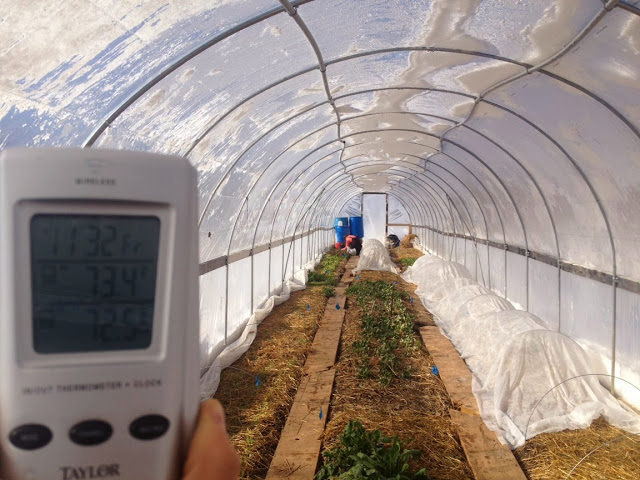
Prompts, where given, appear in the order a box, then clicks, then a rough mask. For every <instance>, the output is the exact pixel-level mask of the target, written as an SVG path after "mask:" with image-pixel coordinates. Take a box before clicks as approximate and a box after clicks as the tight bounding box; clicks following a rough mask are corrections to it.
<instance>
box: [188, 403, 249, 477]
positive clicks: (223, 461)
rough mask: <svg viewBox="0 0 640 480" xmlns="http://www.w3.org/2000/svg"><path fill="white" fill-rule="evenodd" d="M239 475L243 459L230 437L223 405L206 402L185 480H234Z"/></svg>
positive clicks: (201, 408) (202, 408) (203, 405)
mask: <svg viewBox="0 0 640 480" xmlns="http://www.w3.org/2000/svg"><path fill="white" fill-rule="evenodd" d="M239 473H240V459H239V458H238V454H237V453H236V451H235V449H234V448H233V445H232V444H231V440H230V439H229V435H228V434H227V430H226V426H225V420H224V410H223V408H222V405H221V404H220V402H219V401H218V400H215V399H212V400H207V401H206V402H204V403H202V405H200V414H199V417H198V425H197V426H196V431H195V433H194V435H193V440H192V441H191V446H190V447H189V453H188V454H187V461H186V462H185V466H184V475H183V480H235V479H236V478H237V477H238V474H239Z"/></svg>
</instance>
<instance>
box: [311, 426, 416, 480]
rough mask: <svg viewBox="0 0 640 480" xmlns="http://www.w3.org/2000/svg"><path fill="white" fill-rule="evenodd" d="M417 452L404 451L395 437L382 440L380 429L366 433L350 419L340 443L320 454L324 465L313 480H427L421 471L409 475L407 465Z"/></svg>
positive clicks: (409, 469)
mask: <svg viewBox="0 0 640 480" xmlns="http://www.w3.org/2000/svg"><path fill="white" fill-rule="evenodd" d="M419 456H420V451H419V450H408V449H405V448H404V446H403V444H402V442H401V441H400V440H399V439H398V437H397V436H396V437H393V438H388V437H384V436H383V435H382V433H381V432H380V430H375V431H367V430H365V428H364V427H363V426H362V423H360V421H359V420H351V421H350V422H349V424H348V425H347V427H346V428H345V431H344V433H343V434H342V436H341V437H340V442H339V443H338V444H337V445H336V446H335V447H333V448H331V449H329V450H326V451H325V452H323V453H322V458H323V466H322V468H320V470H318V473H316V476H315V480H330V479H340V480H356V479H364V478H366V479H371V480H390V479H393V480H428V479H429V475H428V474H427V472H426V470H425V469H424V468H422V469H420V470H418V471H416V472H411V468H410V465H409V462H410V461H411V460H415V459H417V458H418V457H419Z"/></svg>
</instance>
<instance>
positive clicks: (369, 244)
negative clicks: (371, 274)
mask: <svg viewBox="0 0 640 480" xmlns="http://www.w3.org/2000/svg"><path fill="white" fill-rule="evenodd" d="M362 270H378V271H385V272H392V273H398V269H397V268H396V266H395V265H394V264H393V262H392V261H391V258H390V257H389V252H388V251H387V249H386V247H385V246H384V245H383V244H382V242H381V241H380V240H376V239H375V238H365V239H364V241H363V242H362V250H360V256H359V257H358V265H357V266H356V268H354V269H353V273H357V272H360V271H362Z"/></svg>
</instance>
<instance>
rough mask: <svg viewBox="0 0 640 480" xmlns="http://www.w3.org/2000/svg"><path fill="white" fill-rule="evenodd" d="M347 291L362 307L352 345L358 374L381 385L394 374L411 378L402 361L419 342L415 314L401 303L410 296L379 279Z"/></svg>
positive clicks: (366, 281)
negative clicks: (414, 329)
mask: <svg viewBox="0 0 640 480" xmlns="http://www.w3.org/2000/svg"><path fill="white" fill-rule="evenodd" d="M346 293H347V295H349V296H350V297H352V298H354V299H355V301H356V303H357V304H358V305H359V306H360V308H361V310H362V316H361V320H360V321H361V324H360V327H361V335H360V338H359V339H358V340H356V341H355V342H353V344H352V348H353V350H354V352H355V353H356V355H357V357H358V377H359V378H377V379H378V381H379V382H380V384H381V385H383V386H385V385H388V384H389V383H391V380H392V379H393V378H394V377H401V378H410V377H411V367H410V366H407V365H406V363H407V362H405V361H404V360H405V359H407V358H409V357H410V356H411V355H413V353H414V352H415V350H416V349H417V348H418V343H417V341H416V338H415V335H414V333H413V323H414V317H413V315H412V314H411V313H410V312H409V311H408V309H407V308H406V306H405V304H404V300H407V299H408V298H409V295H408V294H407V293H406V292H404V291H402V290H400V289H398V288H395V285H394V284H392V283H391V282H385V281H382V280H378V281H368V280H365V281H360V282H357V283H355V284H353V285H352V286H350V287H349V288H348V289H347V291H346Z"/></svg>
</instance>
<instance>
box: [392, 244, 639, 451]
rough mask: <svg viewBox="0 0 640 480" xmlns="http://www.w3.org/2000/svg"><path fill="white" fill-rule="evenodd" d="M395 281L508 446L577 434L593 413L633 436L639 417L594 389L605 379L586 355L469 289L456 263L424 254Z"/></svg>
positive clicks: (499, 301)
mask: <svg viewBox="0 0 640 480" xmlns="http://www.w3.org/2000/svg"><path fill="white" fill-rule="evenodd" d="M403 278H404V279H405V280H407V281H410V282H413V283H415V284H416V285H418V288H417V290H416V293H417V294H418V295H419V296H420V298H421V300H422V302H423V303H424V305H425V306H426V307H427V308H429V309H430V310H431V312H432V313H434V315H435V317H436V322H437V324H438V326H439V327H440V328H441V329H442V330H443V331H444V332H445V334H446V335H447V336H448V337H449V338H450V340H451V341H452V343H453V344H454V345H455V347H456V348H457V349H458V351H459V352H460V355H461V356H462V358H463V359H464V360H465V361H466V362H467V365H468V366H469V368H470V369H471V371H472V373H473V376H474V380H473V392H474V394H475V396H476V400H477V401H478V405H479V407H480V412H481V414H482V418H483V419H484V421H485V423H486V424H487V426H488V427H489V428H491V429H492V430H494V431H495V432H496V433H497V434H498V436H499V438H500V439H501V441H503V442H504V443H506V444H507V445H509V447H511V448H517V447H519V446H522V445H523V444H524V442H525V440H526V439H527V438H531V437H533V436H535V435H537V434H539V433H544V432H555V431H560V430H564V429H576V428H585V427H587V426H589V424H590V423H591V421H592V420H594V419H596V418H598V417H599V416H600V415H603V416H604V417H605V418H606V419H607V421H609V423H611V424H612V425H615V426H617V427H620V428H623V429H625V430H627V431H629V432H632V433H640V417H638V416H637V415H635V414H633V413H632V412H630V411H629V410H627V409H626V408H624V407H623V406H622V405H621V404H620V403H619V402H618V401H617V400H616V399H615V398H614V397H613V396H611V394H610V393H609V392H608V391H607V390H606V389H605V388H604V387H603V386H602V385H601V384H600V381H599V380H600V379H601V378H604V379H606V377H607V374H606V373H605V372H604V371H603V370H602V368H601V367H599V366H596V365H597V364H596V363H594V359H593V357H592V356H591V355H590V354H588V353H587V352H586V351H585V350H584V349H583V348H582V347H580V346H579V345H578V344H577V343H576V342H574V341H573V340H572V339H571V338H569V337H567V336H565V335H562V334H560V333H557V332H554V331H551V330H547V329H544V328H543V327H542V324H543V322H542V321H541V320H540V319H539V318H538V317H536V316H535V315H532V314H530V313H528V312H524V311H521V310H515V309H514V307H513V305H512V304H511V303H509V302H508V301H507V300H505V299H504V298H502V297H498V296H496V295H495V294H494V293H493V292H491V291H489V290H488V289H487V288H486V287H483V286H482V285H479V284H477V283H475V282H474V281H473V280H471V275H470V274H469V272H468V271H467V269H466V268H465V267H464V266H463V265H460V264H457V263H454V262H447V261H445V260H442V259H440V258H437V257H434V256H430V255H425V256H424V257H421V258H420V259H418V260H417V261H416V262H415V263H414V265H413V266H412V267H410V268H409V269H408V270H407V272H405V274H404V275H403ZM599 374H602V375H599Z"/></svg>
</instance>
